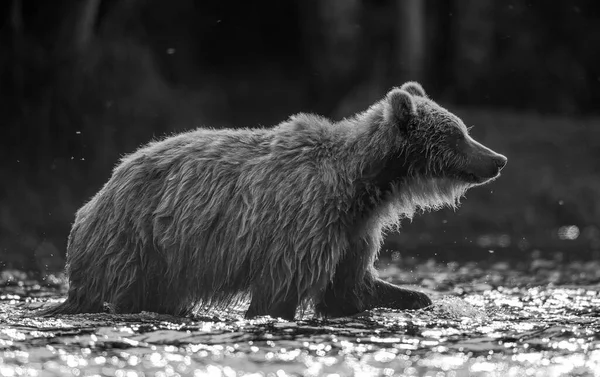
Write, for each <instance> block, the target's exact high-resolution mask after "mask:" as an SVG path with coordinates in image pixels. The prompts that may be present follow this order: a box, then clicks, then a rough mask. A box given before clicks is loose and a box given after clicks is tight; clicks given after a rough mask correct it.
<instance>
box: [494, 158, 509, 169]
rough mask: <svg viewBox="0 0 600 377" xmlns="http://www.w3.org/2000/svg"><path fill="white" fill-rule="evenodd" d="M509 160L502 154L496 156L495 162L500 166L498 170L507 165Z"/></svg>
mask: <svg viewBox="0 0 600 377" xmlns="http://www.w3.org/2000/svg"><path fill="white" fill-rule="evenodd" d="M507 161H508V159H507V158H506V157H504V156H503V155H501V154H499V155H497V156H496V157H494V163H495V164H496V166H497V167H498V170H502V168H503V167H505V166H506V162H507Z"/></svg>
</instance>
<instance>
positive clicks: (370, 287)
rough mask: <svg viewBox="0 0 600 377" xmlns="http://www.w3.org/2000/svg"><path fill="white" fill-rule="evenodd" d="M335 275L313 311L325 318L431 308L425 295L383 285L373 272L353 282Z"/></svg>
mask: <svg viewBox="0 0 600 377" xmlns="http://www.w3.org/2000/svg"><path fill="white" fill-rule="evenodd" d="M342 274H343V273H342ZM337 275H338V274H336V277H335V278H334V280H333V281H332V282H331V283H329V285H328V286H327V288H326V289H325V292H324V293H323V296H322V297H321V300H320V301H319V302H318V303H317V305H316V308H315V309H316V311H317V313H318V314H320V315H323V316H325V317H344V316H349V315H353V314H357V313H361V312H364V311H365V310H370V309H374V308H378V307H385V308H391V309H422V308H426V307H428V306H431V305H432V302H431V299H430V298H429V297H428V296H427V295H426V294H424V293H421V292H417V291H411V290H408V289H404V288H400V287H398V286H396V285H394V284H390V283H388V282H385V281H383V280H381V279H379V278H377V277H375V276H374V275H373V273H372V272H367V273H366V276H364V277H363V279H361V280H359V282H356V283H353V282H352V281H351V279H347V278H342V277H340V276H337Z"/></svg>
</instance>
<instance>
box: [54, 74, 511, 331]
mask: <svg viewBox="0 0 600 377" xmlns="http://www.w3.org/2000/svg"><path fill="white" fill-rule="evenodd" d="M506 161H507V160H506V158H505V157H504V156H502V155H500V154H497V153H495V152H493V151H492V150H490V149H488V148H486V147H484V146H483V145H481V144H479V143H477V142H476V141H475V140H473V139H472V138H471V137H470V136H469V135H468V132H467V128H466V127H465V125H464V124H463V122H462V121H461V120H460V119H459V118H458V117H456V116H455V115H453V114H452V113H450V112H449V111H447V110H446V109H444V108H442V107H440V106H439V105H438V104H437V103H435V102H434V101H432V100H431V99H429V98H428V97H427V96H426V95H425V92H424V91H423V88H422V87H421V86H420V85H419V84H418V83H415V82H408V83H406V84H404V85H402V87H401V88H394V89H393V90H391V91H390V92H389V93H388V94H387V96H386V97H385V98H384V99H382V100H381V101H379V102H377V103H375V104H374V105H372V106H371V107H370V108H369V109H368V110H366V111H365V112H363V113H360V114H358V115H356V116H354V117H352V118H350V119H344V120H342V121H340V122H337V123H333V122H330V121H329V120H327V119H325V118H322V117H319V116H316V115H309V114H298V115H296V116H293V117H291V118H290V119H289V120H287V121H285V122H283V123H281V124H279V125H278V126H276V127H274V128H269V129H237V130H231V129H224V130H214V129H196V130H194V131H191V132H187V133H182V134H179V135H176V136H172V137H168V138H165V139H163V140H160V141H156V142H152V143H150V144H148V145H146V146H144V147H142V148H140V149H138V150H137V151H136V152H134V153H132V154H130V155H128V156H125V157H124V158H123V159H122V160H121V163H120V164H119V165H118V166H116V168H115V169H114V172H113V174H112V177H111V178H110V180H109V181H108V182H107V183H106V184H105V185H104V187H103V188H102V189H101V190H100V191H99V192H98V193H97V194H96V195H95V196H94V197H93V198H92V199H91V200H90V201H89V202H88V203H87V204H85V205H84V206H83V207H82V208H81V209H80V210H79V211H78V212H77V215H76V218H75V222H74V224H73V228H72V230H71V233H70V236H69V243H68V249H67V267H66V271H67V275H68V277H69V282H70V288H69V293H68V298H67V299H66V301H65V302H64V303H62V304H60V305H58V306H57V307H54V308H51V309H49V310H47V311H46V312H45V314H47V315H52V314H61V313H87V312H100V311H103V309H104V308H105V307H106V306H108V307H109V308H110V309H111V310H112V311H114V312H116V313H132V312H140V311H153V312H159V313H167V314H174V315H185V314H188V313H191V312H192V311H193V310H194V309H197V308H198V307H200V306H203V307H213V308H214V307H217V308H218V307H224V306H226V305H229V304H231V303H232V302H235V301H237V300H239V299H240V297H242V298H243V297H247V295H248V294H249V295H250V297H251V302H250V307H249V309H248V311H247V313H246V315H247V317H253V316H260V315H270V316H273V317H281V318H284V319H288V320H292V319H293V318H294V316H295V313H296V309H297V308H298V307H299V306H302V305H305V304H309V303H312V304H313V305H314V308H315V310H316V313H317V314H319V315H322V316H325V317H338V316H347V315H352V314H355V313H359V312H362V311H365V310H368V309H371V308H375V307H387V308H398V309H417V308H423V307H426V306H429V305H431V300H430V299H429V298H428V297H427V296H426V295H425V294H423V293H420V292H415V291H410V290H406V289H403V288H400V287H397V286H395V285H392V284H389V283H387V282H385V281H382V280H380V279H378V278H377V273H376V271H375V269H374V267H373V263H374V261H375V259H376V258H377V255H378V252H379V249H380V245H381V243H382V238H383V236H382V234H383V232H384V230H386V229H387V228H390V227H395V226H397V224H398V222H399V221H400V219H402V218H407V217H408V218H410V217H411V216H413V214H414V213H415V211H416V210H425V209H435V208H439V207H442V206H456V205H457V203H458V200H459V198H460V197H461V196H462V195H463V194H464V193H465V191H466V190H467V189H468V188H470V187H473V186H476V185H480V184H482V183H484V182H487V181H489V180H491V179H494V178H495V177H497V176H498V175H499V173H500V170H501V169H502V168H503V167H504V165H505V164H506Z"/></svg>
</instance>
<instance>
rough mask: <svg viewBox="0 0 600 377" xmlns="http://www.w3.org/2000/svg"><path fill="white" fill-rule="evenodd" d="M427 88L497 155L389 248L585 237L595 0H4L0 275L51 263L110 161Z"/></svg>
mask: <svg viewBox="0 0 600 377" xmlns="http://www.w3.org/2000/svg"><path fill="white" fill-rule="evenodd" d="M406 80H418V81H420V82H422V83H423V85H424V87H425V89H426V90H427V92H428V93H429V94H430V95H431V97H432V98H433V99H435V100H436V101H438V102H440V103H441V104H442V105H444V106H446V107H448V108H450V109H452V110H453V111H454V112H455V113H457V114H458V115H459V116H461V117H462V118H463V119H464V120H465V123H466V124H467V125H468V126H471V125H474V126H475V128H474V129H473V131H472V133H473V134H474V136H475V138H477V139H479V140H480V141H482V142H483V143H484V144H486V145H488V146H490V147H491V148H492V149H494V150H496V151H498V152H500V153H503V154H505V155H506V156H507V157H508V158H509V163H508V166H507V168H506V169H505V170H504V172H503V176H502V177H501V178H500V179H499V180H497V181H496V182H494V183H492V184H490V185H488V186H485V187H482V188H476V189H473V190H471V191H470V192H469V193H468V197H467V199H466V200H464V201H463V205H462V207H461V208H460V209H459V211H457V212H456V213H455V212H453V211H450V210H446V211H441V212H438V213H434V214H427V215H426V216H420V217H419V218H417V219H415V220H414V221H413V222H412V223H408V222H407V223H406V224H404V229H403V232H402V233H401V234H400V235H390V236H389V238H388V247H391V248H397V249H400V250H404V249H415V250H418V248H419V247H422V246H423V245H428V246H430V247H435V248H444V247H450V246H452V245H454V246H455V247H457V250H458V252H459V253H460V252H461V250H465V251H464V252H465V253H466V252H470V251H467V249H466V248H464V245H469V244H475V245H476V246H478V247H481V248H486V249H487V248H498V247H501V248H518V249H520V250H530V249H532V248H535V247H544V246H546V247H547V246H549V245H554V246H556V245H558V247H565V248H568V247H570V245H575V247H576V248H579V249H583V250H590V251H593V252H597V251H598V250H599V249H600V228H599V226H598V222H599V220H600V122H599V120H600V117H599V116H600V114H599V112H600V107H599V106H598V104H600V2H597V1H593V0H587V1H583V0H582V1H577V0H556V1H541V0H537V1H528V0H507V1H492V0H326V1H323V0H264V1H260V2H251V1H233V0H229V1H226V0H204V1H200V0H171V1H158V0H120V1H117V0H54V1H47V0H5V1H2V2H0V94H1V99H2V101H1V102H0V122H1V124H2V137H1V141H0V144H1V145H0V150H1V152H0V153H1V160H2V165H1V168H0V180H1V181H2V183H3V184H2V186H1V190H2V191H1V194H0V269H1V268H2V267H5V268H22V269H26V270H33V271H38V272H41V273H47V272H52V271H58V270H60V269H61V268H62V263H63V256H64V250H65V246H66V239H67V235H68V232H69V229H70V223H71V222H72V220H73V218H74V214H75V212H76V210H77V209H78V208H79V207H80V206H81V205H82V204H83V203H84V202H85V201H86V200H87V199H89V198H90V197H91V196H92V195H93V194H94V193H95V192H96V191H98V189H99V188H100V187H101V185H102V184H103V183H104V182H105V181H106V180H107V179H108V177H109V175H110V172H111V169H112V167H113V166H114V164H115V163H116V162H117V161H118V158H119V156H121V155H122V154H124V153H129V152H132V151H133V150H134V149H135V148H136V147H138V146H139V145H140V144H142V143H146V142H148V141H149V140H150V139H152V138H154V137H159V136H161V135H166V134H169V133H173V132H179V131H183V130H189V129H192V128H195V127H199V126H203V125H209V126H212V127H242V126H245V127H247V126H258V125H264V126H269V125H274V124H276V123H278V122H280V121H282V120H284V119H285V118H286V117H288V116H289V115H290V114H293V113H297V112H300V111H311V112H316V113H319V114H322V115H326V116H328V117H331V118H333V119H340V118H342V117H344V116H347V115H350V114H352V113H354V112H357V111H360V110H363V109H364V108H366V107H367V106H368V105H369V104H371V103H372V102H374V101H375V100H377V99H379V98H381V97H382V96H383V95H384V94H385V93H386V91H387V90H388V89H390V88H391V87H392V86H396V85H400V84H401V83H403V82H404V81H406Z"/></svg>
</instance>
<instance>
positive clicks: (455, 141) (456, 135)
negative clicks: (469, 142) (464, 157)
mask: <svg viewBox="0 0 600 377" xmlns="http://www.w3.org/2000/svg"><path fill="white" fill-rule="evenodd" d="M447 140H448V144H449V145H450V146H451V147H454V148H459V147H460V145H461V144H462V143H463V142H464V141H465V135H464V134H463V133H462V132H452V133H451V134H450V135H449V136H448V139H447Z"/></svg>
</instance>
